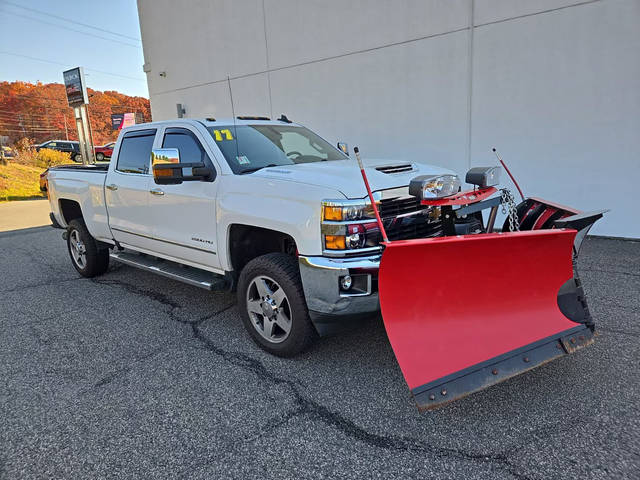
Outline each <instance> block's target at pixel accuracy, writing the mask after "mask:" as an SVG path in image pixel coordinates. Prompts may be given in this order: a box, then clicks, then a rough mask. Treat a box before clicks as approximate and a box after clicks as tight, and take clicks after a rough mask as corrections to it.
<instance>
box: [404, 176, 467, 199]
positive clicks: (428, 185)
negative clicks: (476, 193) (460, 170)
mask: <svg viewBox="0 0 640 480" xmlns="http://www.w3.org/2000/svg"><path fill="white" fill-rule="evenodd" d="M460 185H461V184H460V178H459V177H458V176H457V175H421V176H419V177H415V178H413V179H411V181H410V182H409V195H413V196H414V197H418V198H419V199H421V200H426V199H429V198H442V197H448V196H450V195H453V194H454V193H458V192H459V191H460Z"/></svg>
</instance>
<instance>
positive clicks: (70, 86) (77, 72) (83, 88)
mask: <svg viewBox="0 0 640 480" xmlns="http://www.w3.org/2000/svg"><path fill="white" fill-rule="evenodd" d="M62 76H63V77H64V88H65V91H66V92H67V101H68V102H69V106H70V107H78V106H80V105H85V104H87V103H89V96H88V95H87V84H86V83H85V81H84V70H83V69H82V67H76V68H72V69H71V70H67V71H65V72H62Z"/></svg>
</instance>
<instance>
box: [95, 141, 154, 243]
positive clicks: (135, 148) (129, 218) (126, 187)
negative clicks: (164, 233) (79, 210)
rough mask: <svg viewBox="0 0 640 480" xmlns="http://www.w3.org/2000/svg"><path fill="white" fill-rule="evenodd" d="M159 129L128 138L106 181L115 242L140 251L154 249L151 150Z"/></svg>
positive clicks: (110, 224)
mask: <svg viewBox="0 0 640 480" xmlns="http://www.w3.org/2000/svg"><path fill="white" fill-rule="evenodd" d="M155 135H156V130H155V129H145V130H133V131H129V132H127V133H125V134H124V136H123V138H122V141H121V142H120V146H119V148H118V152H117V154H116V158H115V159H114V160H112V164H111V165H110V166H109V171H108V173H107V178H106V180H105V201H106V204H107V213H108V214H109V227H110V228H111V233H112V235H113V238H114V239H115V240H117V241H118V242H120V243H121V244H123V246H132V247H135V248H139V249H151V248H153V238H152V235H153V222H152V220H151V218H150V216H149V212H148V206H149V197H150V196H151V195H150V194H149V189H150V187H149V185H150V183H152V182H153V179H152V176H151V149H152V148H153V141H154V139H155Z"/></svg>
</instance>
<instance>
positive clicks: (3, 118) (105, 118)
mask: <svg viewBox="0 0 640 480" xmlns="http://www.w3.org/2000/svg"><path fill="white" fill-rule="evenodd" d="M87 90H88V94H89V119H90V121H91V130H92V133H93V141H94V144H95V145H102V144H105V143H108V142H111V141H114V140H115V139H116V138H117V137H118V131H117V130H113V129H112V127H111V114H113V113H129V112H133V113H136V112H138V113H140V114H141V115H142V119H143V121H145V122H149V121H151V108H150V106H149V100H148V99H146V98H144V97H131V96H129V95H125V94H123V93H119V92H115V91H104V92H100V91H97V90H93V89H91V88H89V89H87ZM65 126H66V129H65ZM0 136H6V137H9V141H8V142H7V143H9V144H12V143H15V142H16V141H18V140H20V139H21V138H29V139H32V140H33V141H34V142H35V143H41V142H44V141H47V140H51V139H65V138H67V136H68V138H69V140H77V139H78V134H77V130H76V124H75V120H74V117H73V109H72V108H70V107H69V106H68V104H67V97H66V94H65V89H64V85H62V84H61V83H47V84H43V83H37V84H32V83H27V82H0Z"/></svg>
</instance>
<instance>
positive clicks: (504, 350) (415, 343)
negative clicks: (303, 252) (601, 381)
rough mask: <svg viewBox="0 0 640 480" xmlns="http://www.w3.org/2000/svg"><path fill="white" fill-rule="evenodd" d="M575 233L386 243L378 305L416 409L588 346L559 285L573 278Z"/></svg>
mask: <svg viewBox="0 0 640 480" xmlns="http://www.w3.org/2000/svg"><path fill="white" fill-rule="evenodd" d="M575 235H576V231H575V230H570V229H566V230H565V229H554V230H537V231H526V232H513V233H503V234H497V233H496V234H479V235H468V236H459V237H444V238H432V239H421V240H407V241H398V242H391V243H389V244H388V245H387V246H386V248H385V251H384V253H383V255H382V260H381V265H380V273H379V282H380V283H379V289H380V307H381V310H382V317H383V320H384V324H385V328H386V330H387V335H388V336H389V340H390V342H391V346H392V347H393V350H394V353H395V355H396V358H397V360H398V363H399V365H400V368H401V370H402V373H403V375H404V377H405V380H406V381H407V384H408V386H409V388H410V389H411V392H412V394H413V395H414V397H415V399H416V402H417V403H418V407H419V408H420V409H421V410H422V409H430V408H435V407H438V406H441V405H443V404H445V403H448V402H451V401H453V400H456V399H458V398H460V397H463V396H465V395H468V394H469V393H472V392H475V391H478V390H481V389H483V388H486V387H488V386H490V385H492V384H495V383H498V382H500V381H502V380H505V379H507V378H509V377H512V376H514V375H517V374H519V373H521V372H523V371H526V370H529V369H531V368H534V367H536V366H538V365H540V364H542V363H545V362H548V361H550V360H552V359H554V358H556V357H559V356H561V355H565V354H567V353H571V352H573V351H575V350H576V349H578V348H580V347H581V346H584V345H586V344H588V343H591V342H592V341H593V340H592V338H593V337H592V330H591V329H590V328H588V326H585V325H584V324H582V323H577V322H576V321H572V320H570V319H569V318H567V317H566V316H565V315H563V313H562V312H561V311H560V309H559V307H558V291H559V290H560V288H561V287H562V285H563V284H565V283H566V282H567V281H568V280H570V279H571V278H572V277H573V261H572V246H573V241H574V237H575Z"/></svg>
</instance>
